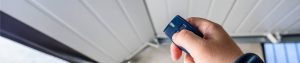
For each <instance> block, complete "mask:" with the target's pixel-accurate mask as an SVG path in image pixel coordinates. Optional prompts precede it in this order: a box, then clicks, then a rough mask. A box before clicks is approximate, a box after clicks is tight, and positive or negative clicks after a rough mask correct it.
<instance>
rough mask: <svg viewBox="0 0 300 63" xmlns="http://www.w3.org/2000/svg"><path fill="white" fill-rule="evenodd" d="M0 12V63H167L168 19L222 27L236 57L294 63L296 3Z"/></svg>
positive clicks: (54, 5) (106, 1) (64, 0)
mask: <svg viewBox="0 0 300 63" xmlns="http://www.w3.org/2000/svg"><path fill="white" fill-rule="evenodd" d="M0 5H1V7H0V9H1V10H0V13H1V21H0V34H1V36H0V63H20V62H21V63H174V61H172V60H171V57H170V52H169V45H170V44H171V43H172V42H171V41H170V40H169V39H168V38H167V37H166V36H165V34H164V33H163V29H164V28H165V26H166V25H167V23H168V22H170V21H171V19H172V18H173V17H174V16H175V15H181V16H182V17H184V18H188V17H202V18H206V19H209V20H211V21H213V22H216V23H218V24H220V25H222V26H223V28H224V29H225V30H226V31H227V32H228V33H229V35H230V36H231V37H232V38H233V39H234V41H235V42H236V43H237V44H238V45H239V47H240V48H241V49H242V50H243V52H244V53H250V52H251V53H256V54H257V55H259V56H260V57H261V58H263V60H264V61H265V62H266V63H299V62H300V43H299V42H300V0H0ZM182 60H183V59H180V60H179V61H178V62H180V63H182Z"/></svg>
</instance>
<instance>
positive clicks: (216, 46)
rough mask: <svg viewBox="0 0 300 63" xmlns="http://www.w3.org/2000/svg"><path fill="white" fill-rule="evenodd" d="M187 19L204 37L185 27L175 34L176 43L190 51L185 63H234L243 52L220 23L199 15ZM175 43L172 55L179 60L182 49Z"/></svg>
mask: <svg viewBox="0 0 300 63" xmlns="http://www.w3.org/2000/svg"><path fill="white" fill-rule="evenodd" d="M187 21H188V22H189V23H190V24H191V25H192V26H193V27H195V28H196V29H198V30H199V31H200V32H202V33H203V35H204V37H203V38H201V37H199V36H197V35H195V34H194V33H193V32H191V31H188V30H185V29H183V30H181V31H179V32H177V33H175V34H174V35H173V37H172V40H173V41H174V43H176V44H177V45H178V46H181V47H183V48H185V49H186V50H187V51H188V52H189V53H190V54H186V55H185V57H184V63H233V62H234V61H235V60H236V59H237V58H238V57H239V56H241V55H242V54H243V53H242V51H241V49H240V48H239V47H238V46H237V45H236V44H235V43H234V41H233V40H232V39H231V37H230V36H229V35H228V34H227V33H226V32H225V30H224V29H223V28H222V26H220V25H219V24H216V23H214V22H211V21H209V20H206V19H203V18H198V17H191V18H188V19H187ZM174 43H172V44H171V46H170V50H171V57H172V59H173V60H174V61H177V60H178V59H179V58H180V56H181V55H182V51H181V50H180V49H179V48H178V47H177V46H176V45H175V44H174Z"/></svg>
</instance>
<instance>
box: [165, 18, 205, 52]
mask: <svg viewBox="0 0 300 63" xmlns="http://www.w3.org/2000/svg"><path fill="white" fill-rule="evenodd" d="M182 29H186V30H189V31H191V32H193V33H195V34H196V35H198V36H200V37H203V34H202V33H201V32H200V31H199V30H198V29H196V28H194V27H193V26H192V25H191V24H190V23H188V22H187V21H186V20H185V19H183V18H182V17H180V16H179V15H176V16H175V17H174V18H173V19H172V21H171V22H170V23H169V24H168V25H167V27H166V28H165V29H164V32H165V34H166V35H167V36H168V37H169V39H171V40H172V36H173V34H174V33H176V32H179V31H180V30H182ZM172 41H173V40H172ZM174 44H175V43H174ZM175 45H176V44H175ZM176 46H177V47H179V49H180V50H182V51H184V52H185V53H187V54H189V52H188V51H187V50H186V49H184V48H183V47H180V46H178V45H176Z"/></svg>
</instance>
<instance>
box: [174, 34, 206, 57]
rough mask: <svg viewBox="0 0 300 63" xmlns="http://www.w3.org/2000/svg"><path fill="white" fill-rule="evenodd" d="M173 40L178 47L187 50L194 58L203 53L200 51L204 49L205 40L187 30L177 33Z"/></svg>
mask: <svg viewBox="0 0 300 63" xmlns="http://www.w3.org/2000/svg"><path fill="white" fill-rule="evenodd" d="M172 40H173V42H174V43H175V44H176V45H178V46H181V47H183V48H185V49H186V50H187V51H188V52H189V53H190V55H191V56H192V57H195V56H196V57H198V56H200V55H199V53H201V52H200V51H199V49H202V48H203V45H204V43H205V40H204V39H203V38H201V37H199V36H197V35H196V34H194V33H193V32H191V31H188V30H185V29H183V30H181V31H180V32H177V33H175V34H174V35H173V37H172ZM194 59H199V58H194Z"/></svg>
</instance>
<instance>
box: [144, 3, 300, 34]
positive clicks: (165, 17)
mask: <svg viewBox="0 0 300 63" xmlns="http://www.w3.org/2000/svg"><path fill="white" fill-rule="evenodd" d="M146 3H147V6H148V9H149V13H150V16H151V19H152V22H153V24H154V28H155V30H156V33H157V35H158V36H165V35H164V33H163V32H162V30H163V28H164V27H165V26H166V25H167V23H168V22H169V21H170V20H171V19H172V18H173V17H174V16H175V15H181V16H183V17H185V18H187V17H202V18H206V19H209V20H212V21H214V22H216V23H218V24H220V25H222V26H223V27H224V28H225V30H226V31H227V32H229V33H230V34H231V35H235V34H263V33H271V32H276V33H277V32H280V33H299V32H300V13H299V12H300V0H146Z"/></svg>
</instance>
